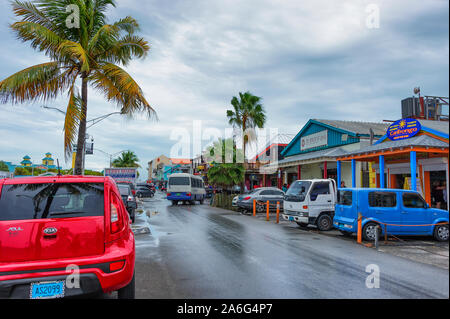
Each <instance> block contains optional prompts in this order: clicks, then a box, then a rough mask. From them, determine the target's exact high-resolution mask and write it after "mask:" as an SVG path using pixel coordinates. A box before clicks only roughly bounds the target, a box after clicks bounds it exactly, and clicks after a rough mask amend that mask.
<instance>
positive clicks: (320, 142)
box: [300, 130, 328, 151]
mask: <svg viewBox="0 0 450 319" xmlns="http://www.w3.org/2000/svg"><path fill="white" fill-rule="evenodd" d="M326 145H328V130H325V131H321V132H318V133H314V134H311V135H308V136H304V137H302V138H301V140H300V150H301V151H304V150H308V149H311V148H315V147H319V146H326Z"/></svg>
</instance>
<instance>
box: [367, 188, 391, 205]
mask: <svg viewBox="0 0 450 319" xmlns="http://www.w3.org/2000/svg"><path fill="white" fill-rule="evenodd" d="M369 206H370V207H395V206H397V196H396V193H388V192H370V193H369Z"/></svg>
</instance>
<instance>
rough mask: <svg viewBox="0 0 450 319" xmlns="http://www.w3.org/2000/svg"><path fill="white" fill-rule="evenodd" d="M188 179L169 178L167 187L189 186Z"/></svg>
mask: <svg viewBox="0 0 450 319" xmlns="http://www.w3.org/2000/svg"><path fill="white" fill-rule="evenodd" d="M189 183H190V181H189V177H181V176H179V177H170V178H169V185H170V186H186V185H189Z"/></svg>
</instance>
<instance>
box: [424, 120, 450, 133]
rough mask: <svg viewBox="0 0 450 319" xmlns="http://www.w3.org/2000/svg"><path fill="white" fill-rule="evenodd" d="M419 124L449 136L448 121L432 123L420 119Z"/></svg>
mask: <svg viewBox="0 0 450 319" xmlns="http://www.w3.org/2000/svg"><path fill="white" fill-rule="evenodd" d="M419 122H420V124H421V125H422V126H425V127H427V128H430V129H432V130H435V131H438V132H440V133H444V134H447V135H448V131H449V122H448V121H430V120H421V119H419Z"/></svg>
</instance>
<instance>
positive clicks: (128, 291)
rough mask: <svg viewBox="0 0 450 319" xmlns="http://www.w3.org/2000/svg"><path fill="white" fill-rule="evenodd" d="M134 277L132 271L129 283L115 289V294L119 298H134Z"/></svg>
mask: <svg viewBox="0 0 450 319" xmlns="http://www.w3.org/2000/svg"><path fill="white" fill-rule="evenodd" d="M134 277H135V276H134V273H133V278H132V279H131V281H130V283H129V284H128V285H126V286H125V287H123V288H121V289H119V290H118V291H117V296H118V298H119V299H134V298H135V294H136V291H135V290H136V289H135V288H136V286H135V278H134Z"/></svg>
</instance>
